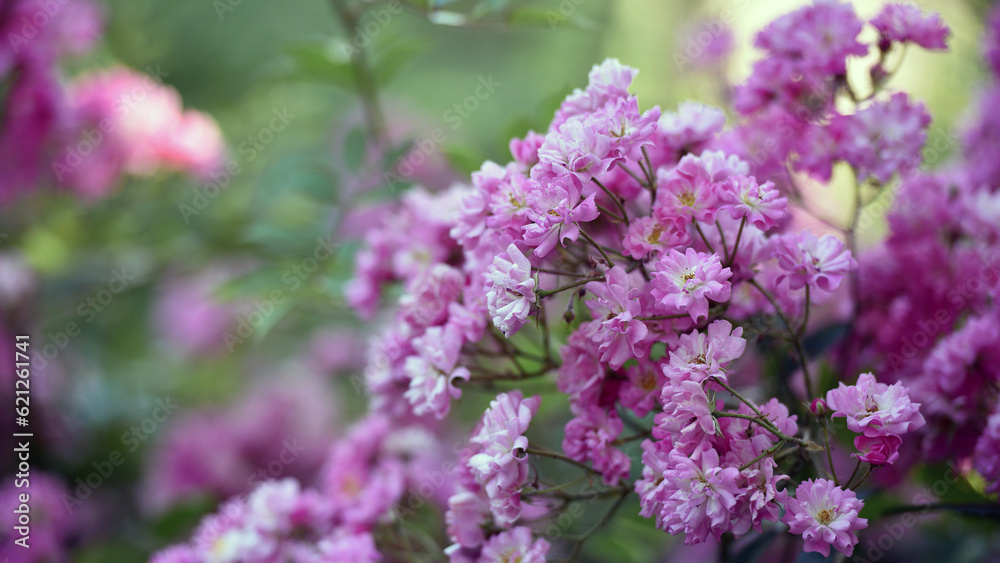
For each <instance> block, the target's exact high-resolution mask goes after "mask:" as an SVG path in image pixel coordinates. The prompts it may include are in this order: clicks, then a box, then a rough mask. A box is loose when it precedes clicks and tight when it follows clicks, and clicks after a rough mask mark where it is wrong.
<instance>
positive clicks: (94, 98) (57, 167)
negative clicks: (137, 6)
mask: <svg viewBox="0 0 1000 563" xmlns="http://www.w3.org/2000/svg"><path fill="white" fill-rule="evenodd" d="M68 96H69V98H70V100H71V101H70V104H71V110H70V111H71V115H72V119H71V123H69V124H67V126H66V133H65V135H66V143H67V147H69V146H76V144H77V142H78V141H79V138H78V137H80V136H81V135H85V134H87V133H88V132H89V133H90V134H91V135H93V134H94V133H93V132H94V131H96V133H97V134H98V135H101V138H100V140H99V141H97V142H96V143H95V144H96V147H95V150H94V151H93V152H92V153H91V154H89V155H88V156H87V157H84V158H80V157H79V155H76V156H74V154H73V153H72V152H70V151H68V150H67V152H66V153H65V154H62V155H60V157H59V158H58V160H57V161H56V162H55V163H54V164H53V170H54V171H55V172H56V176H57V179H58V180H59V183H60V184H62V185H64V186H68V187H70V188H71V189H73V190H75V191H77V192H78V193H80V194H82V195H84V196H87V197H91V198H94V197H103V196H106V195H107V194H108V193H110V191H111V190H112V189H113V188H114V187H115V184H116V182H117V179H118V177H119V176H120V175H121V174H122V173H123V172H129V173H131V174H135V175H139V176H150V175H152V174H153V173H155V172H156V171H157V170H159V169H169V170H175V171H179V172H184V173H187V174H190V175H192V176H196V177H201V178H206V179H207V178H208V176H209V174H211V173H212V172H216V171H218V169H219V168H220V166H221V165H222V159H223V156H224V153H225V143H224V140H223V138H222V134H221V133H220V132H219V128H218V125H216V123H215V121H214V120H212V118H210V117H208V116H206V115H204V114H201V113H198V112H196V111H191V110H188V111H185V110H184V108H183V105H182V103H181V99H180V95H179V94H178V93H177V91H176V90H174V89H173V88H170V87H169V86H164V85H163V84H161V83H159V82H157V81H156V80H155V79H154V78H153V77H150V76H147V75H145V74H142V73H139V72H136V71H133V70H131V69H127V68H124V67H118V68H111V69H108V70H105V71H102V72H99V73H93V74H89V75H85V76H83V77H81V78H79V79H77V80H76V82H75V83H74V84H73V85H72V86H71V87H70V90H69V93H68Z"/></svg>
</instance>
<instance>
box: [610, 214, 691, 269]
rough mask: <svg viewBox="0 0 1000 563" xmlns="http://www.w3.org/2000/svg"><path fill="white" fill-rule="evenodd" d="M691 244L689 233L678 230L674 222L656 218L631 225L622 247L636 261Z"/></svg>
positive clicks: (649, 218)
mask: <svg viewBox="0 0 1000 563" xmlns="http://www.w3.org/2000/svg"><path fill="white" fill-rule="evenodd" d="M690 243H691V237H690V236H689V235H688V233H687V231H686V230H684V229H681V228H678V226H677V224H676V223H674V222H673V221H667V222H663V221H660V220H659V219H657V218H656V217H641V218H639V219H636V220H635V221H632V224H631V225H629V229H628V234H626V235H625V240H624V241H623V242H622V247H623V248H624V250H625V254H627V255H629V256H631V257H632V258H635V259H636V260H644V259H645V258H646V257H647V256H649V255H650V253H652V254H653V255H659V254H661V253H663V252H664V251H666V250H667V249H669V248H675V247H678V246H686V245H688V244H690Z"/></svg>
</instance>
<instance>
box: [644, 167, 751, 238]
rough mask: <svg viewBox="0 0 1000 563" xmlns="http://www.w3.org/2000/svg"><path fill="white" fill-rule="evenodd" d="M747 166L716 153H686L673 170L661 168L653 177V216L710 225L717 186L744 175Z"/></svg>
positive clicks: (717, 204)
mask: <svg viewBox="0 0 1000 563" xmlns="http://www.w3.org/2000/svg"><path fill="white" fill-rule="evenodd" d="M749 171H750V169H749V167H748V166H747V164H746V163H745V162H743V161H741V160H740V159H739V158H738V157H736V156H726V155H725V154H724V153H722V152H720V151H705V152H703V153H701V155H699V156H695V155H692V154H689V155H687V156H685V157H684V158H682V159H681V161H680V163H678V164H677V166H676V167H674V168H672V169H670V170H667V169H665V168H661V169H660V170H659V171H658V172H657V176H656V184H657V191H656V205H655V206H654V208H653V213H654V214H655V215H656V216H657V217H658V218H660V220H661V221H672V220H680V221H683V222H684V223H690V222H692V221H703V222H708V223H711V222H712V221H714V220H715V214H716V213H717V212H718V211H719V207H720V203H721V201H720V195H721V190H720V187H719V185H718V184H719V183H720V182H723V181H725V180H726V179H727V178H728V177H729V176H733V175H737V174H744V175H745V174H747V173H748V172H749Z"/></svg>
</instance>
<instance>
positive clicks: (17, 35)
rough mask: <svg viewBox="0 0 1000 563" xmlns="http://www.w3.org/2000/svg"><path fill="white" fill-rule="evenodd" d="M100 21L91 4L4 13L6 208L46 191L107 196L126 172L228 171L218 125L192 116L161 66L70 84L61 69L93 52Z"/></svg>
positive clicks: (2, 165)
mask: <svg viewBox="0 0 1000 563" xmlns="http://www.w3.org/2000/svg"><path fill="white" fill-rule="evenodd" d="M102 19H103V18H102V15H101V13H100V10H99V9H98V7H97V6H96V5H95V4H94V3H93V2H91V1H90V0H61V1H58V2H53V1H46V0H5V1H4V2H3V4H2V5H0V35H2V36H3V37H4V41H3V44H2V45H0V79H2V80H3V81H4V84H5V85H6V86H5V95H4V98H3V101H2V104H0V111H2V115H3V116H4V117H3V127H2V129H0V201H9V200H12V199H14V198H16V197H17V196H19V195H21V194H23V193H25V192H28V191H31V190H33V189H34V188H36V187H37V186H38V185H40V184H44V185H51V186H55V187H59V188H63V189H68V190H70V191H72V192H74V193H76V194H77V195H79V196H81V197H84V198H87V199H96V198H100V197H105V196H107V195H108V194H110V193H111V192H112V190H113V189H114V188H115V187H116V186H117V184H118V180H119V179H120V178H121V177H122V175H124V174H131V175H136V176H151V175H153V174H154V173H156V172H157V171H158V170H170V171H176V172H182V173H187V174H190V175H192V176H195V177H205V176H207V175H208V174H209V173H211V172H214V171H216V170H217V169H218V167H219V166H220V165H221V164H222V162H221V161H222V156H223V153H224V150H225V149H224V142H223V139H222V135H221V133H220V131H219V128H218V126H217V125H216V123H215V121H214V120H213V119H212V118H211V117H209V116H207V115H206V114H203V113H201V112H197V111H193V110H187V111H185V110H184V108H183V106H182V104H181V100H180V96H179V94H178V93H177V92H176V91H175V90H174V89H173V88H171V87H169V86H166V85H164V84H163V76H165V73H162V71H160V70H159V69H158V68H150V69H147V70H150V71H151V73H140V72H137V71H134V70H131V69H128V68H125V67H112V68H110V69H107V70H104V71H97V72H89V73H84V74H81V75H80V76H77V77H74V78H73V79H72V80H67V79H66V78H65V77H64V76H62V73H61V70H60V68H59V63H60V62H62V61H63V59H65V58H67V57H71V56H79V55H83V54H84V53H86V52H88V51H90V50H91V49H92V48H93V47H94V45H95V43H97V41H98V40H99V39H100V35H101V30H102Z"/></svg>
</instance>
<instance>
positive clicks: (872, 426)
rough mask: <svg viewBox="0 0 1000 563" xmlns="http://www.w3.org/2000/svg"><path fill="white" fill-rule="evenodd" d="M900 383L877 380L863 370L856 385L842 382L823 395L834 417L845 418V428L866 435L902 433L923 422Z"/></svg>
mask: <svg viewBox="0 0 1000 563" xmlns="http://www.w3.org/2000/svg"><path fill="white" fill-rule="evenodd" d="M908 393H909V390H908V389H907V388H906V387H903V384H902V383H899V382H896V383H894V384H892V385H886V384H885V383H878V382H876V381H875V376H874V375H872V374H871V373H863V374H861V375H860V376H859V377H858V382H857V383H856V384H855V385H850V386H848V385H844V384H843V383H841V384H840V385H839V386H838V387H837V388H836V389H831V390H830V391H829V392H827V394H826V403H827V405H829V407H830V409H832V410H833V411H834V412H833V416H835V417H845V418H847V428H848V429H850V430H851V431H852V432H857V433H859V434H864V435H865V436H868V437H872V438H874V437H878V436H885V435H887V434H896V435H902V434H906V433H907V432H911V431H913V430H916V429H918V428H920V427H921V426H923V425H924V417H923V416H922V415H921V414H920V410H919V407H920V403H913V402H911V401H910V397H909V394H908Z"/></svg>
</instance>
